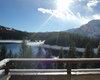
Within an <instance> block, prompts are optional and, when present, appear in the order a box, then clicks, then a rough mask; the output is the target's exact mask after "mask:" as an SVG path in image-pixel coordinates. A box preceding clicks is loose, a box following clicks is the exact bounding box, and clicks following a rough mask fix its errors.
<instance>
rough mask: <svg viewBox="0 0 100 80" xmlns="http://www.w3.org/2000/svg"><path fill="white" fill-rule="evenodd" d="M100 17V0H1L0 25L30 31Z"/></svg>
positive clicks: (76, 24)
mask: <svg viewBox="0 0 100 80" xmlns="http://www.w3.org/2000/svg"><path fill="white" fill-rule="evenodd" d="M93 19H100V0H0V25H2V26H7V27H11V28H15V29H18V30H23V31H28V32H47V31H48V32H50V31H63V30H67V29H71V28H77V27H80V26H81V25H82V24H85V23H87V22H88V21H90V20H93Z"/></svg>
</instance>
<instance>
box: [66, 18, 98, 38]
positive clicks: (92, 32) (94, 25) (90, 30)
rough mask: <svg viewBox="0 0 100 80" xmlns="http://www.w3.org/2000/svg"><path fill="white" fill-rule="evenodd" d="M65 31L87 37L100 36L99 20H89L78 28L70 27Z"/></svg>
mask: <svg viewBox="0 0 100 80" xmlns="http://www.w3.org/2000/svg"><path fill="white" fill-rule="evenodd" d="M66 32H70V33H76V34H80V35H83V36H87V37H94V38H100V20H91V21H90V22H88V23H87V24H85V25H82V26H81V27H80V28H75V29H70V30H67V31H66Z"/></svg>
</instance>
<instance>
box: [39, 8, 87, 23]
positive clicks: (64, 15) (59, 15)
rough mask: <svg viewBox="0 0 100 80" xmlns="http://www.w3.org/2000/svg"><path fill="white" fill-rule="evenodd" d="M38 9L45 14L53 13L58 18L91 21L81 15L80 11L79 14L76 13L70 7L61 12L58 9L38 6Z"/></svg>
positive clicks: (82, 21)
mask: <svg viewBox="0 0 100 80" xmlns="http://www.w3.org/2000/svg"><path fill="white" fill-rule="evenodd" d="M38 11H40V12H42V13H43V14H45V13H48V14H51V15H52V16H54V17H56V18H61V19H66V20H69V21H74V22H79V23H80V24H85V23H87V22H88V21H89V19H88V18H86V17H84V16H81V15H80V13H79V12H78V13H77V14H74V13H73V12H72V11H71V10H69V9H67V10H66V11H63V12H60V11H58V10H51V9H44V8H38Z"/></svg>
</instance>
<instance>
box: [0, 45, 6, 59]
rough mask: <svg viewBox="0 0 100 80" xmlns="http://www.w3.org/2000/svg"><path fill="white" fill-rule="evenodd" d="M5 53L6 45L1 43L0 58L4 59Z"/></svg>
mask: <svg viewBox="0 0 100 80" xmlns="http://www.w3.org/2000/svg"><path fill="white" fill-rule="evenodd" d="M6 55H7V47H6V46H5V45H2V47H1V52H0V60H3V59H5V58H6Z"/></svg>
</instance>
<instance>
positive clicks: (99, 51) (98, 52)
mask: <svg viewBox="0 0 100 80" xmlns="http://www.w3.org/2000/svg"><path fill="white" fill-rule="evenodd" d="M96 57H97V58H100V44H99V46H98V51H97V55H96Z"/></svg>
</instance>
